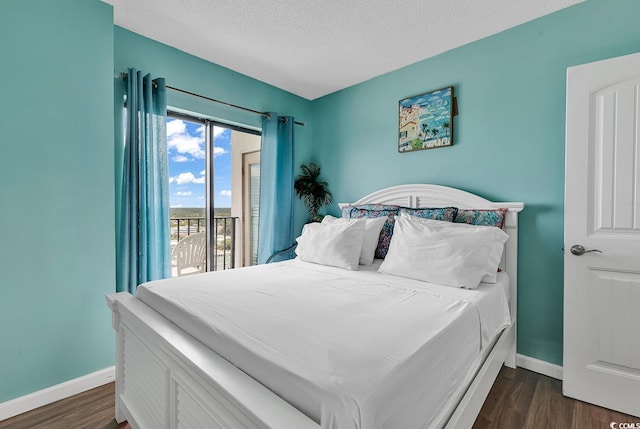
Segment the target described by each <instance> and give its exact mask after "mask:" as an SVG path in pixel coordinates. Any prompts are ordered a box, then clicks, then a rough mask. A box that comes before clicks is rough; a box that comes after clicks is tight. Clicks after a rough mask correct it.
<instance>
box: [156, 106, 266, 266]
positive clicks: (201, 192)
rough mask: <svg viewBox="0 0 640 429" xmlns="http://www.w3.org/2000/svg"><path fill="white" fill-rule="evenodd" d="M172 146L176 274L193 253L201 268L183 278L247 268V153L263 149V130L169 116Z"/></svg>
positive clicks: (170, 145)
mask: <svg viewBox="0 0 640 429" xmlns="http://www.w3.org/2000/svg"><path fill="white" fill-rule="evenodd" d="M167 143H168V154H167V155H168V157H169V190H170V201H171V216H170V217H171V247H172V249H174V251H173V255H172V256H173V261H172V263H173V265H174V270H173V273H174V276H175V275H178V271H179V270H178V265H181V264H184V263H185V261H184V259H189V257H190V256H192V255H196V259H197V258H201V259H202V261H200V265H198V261H195V262H194V261H188V263H191V264H192V265H194V266H193V267H190V268H188V269H185V270H180V272H181V274H184V273H189V272H199V271H213V270H223V269H230V268H235V267H238V266H242V265H244V257H243V255H244V242H245V240H244V239H243V235H244V234H249V235H251V234H252V232H251V228H249V230H247V232H246V233H245V228H244V219H243V217H244V213H245V211H244V198H243V179H242V176H243V174H242V170H243V169H242V163H243V154H244V153H246V152H255V151H256V150H259V148H260V135H259V132H258V131H254V130H248V129H244V128H239V127H236V126H231V125H226V124H222V123H219V122H215V121H211V120H207V119H201V118H197V117H193V116H187V115H182V114H175V113H169V115H168V118H167ZM256 225H257V224H256ZM196 234H198V236H197V237H191V236H193V235H196ZM187 237H190V238H189V239H187ZM199 237H204V238H205V239H204V240H199V239H198V238H199ZM198 245H200V246H205V247H206V249H205V251H204V252H199V249H197V248H195V247H194V246H198ZM176 247H178V249H177V250H176ZM198 252H199V253H198ZM185 255H186V256H185ZM182 256H185V257H182Z"/></svg>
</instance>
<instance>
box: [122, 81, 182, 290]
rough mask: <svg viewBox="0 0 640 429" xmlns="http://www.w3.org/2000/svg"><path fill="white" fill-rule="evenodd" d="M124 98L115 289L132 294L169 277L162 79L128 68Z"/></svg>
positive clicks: (165, 113) (169, 260)
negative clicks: (139, 288) (125, 97)
mask: <svg viewBox="0 0 640 429" xmlns="http://www.w3.org/2000/svg"><path fill="white" fill-rule="evenodd" d="M126 96H127V107H126V112H127V116H126V137H125V146H124V166H123V179H122V205H121V213H120V218H119V222H120V225H119V226H120V228H119V237H117V238H118V240H117V245H118V246H117V252H118V254H117V285H116V289H117V291H118V292H121V291H126V292H130V293H132V294H135V291H136V288H137V286H138V285H139V284H141V283H144V282H147V281H150V280H156V279H161V278H166V277H171V242H170V226H169V177H168V159H167V131H166V126H167V125H166V118H167V97H166V87H165V82H164V79H162V78H158V79H154V80H152V79H151V75H149V74H147V75H145V76H143V75H142V73H141V72H140V71H137V70H135V69H132V68H130V69H129V70H128V73H127V92H126Z"/></svg>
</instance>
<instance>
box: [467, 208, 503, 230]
mask: <svg viewBox="0 0 640 429" xmlns="http://www.w3.org/2000/svg"><path fill="white" fill-rule="evenodd" d="M506 214H507V209H495V210H464V209H458V214H457V215H456V218H455V222H456V223H468V224H471V225H484V226H495V227H498V228H502V227H503V226H504V219H505V216H506Z"/></svg>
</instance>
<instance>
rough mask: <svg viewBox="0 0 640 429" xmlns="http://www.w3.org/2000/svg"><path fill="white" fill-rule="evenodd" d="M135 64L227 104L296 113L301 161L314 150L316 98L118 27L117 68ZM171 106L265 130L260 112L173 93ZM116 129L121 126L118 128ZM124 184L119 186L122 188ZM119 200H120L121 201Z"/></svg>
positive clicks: (299, 208)
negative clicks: (271, 83) (251, 111)
mask: <svg viewBox="0 0 640 429" xmlns="http://www.w3.org/2000/svg"><path fill="white" fill-rule="evenodd" d="M128 67H135V68H137V69H138V70H141V71H143V72H144V73H152V75H153V76H155V77H158V76H161V77H164V78H165V79H166V83H167V85H169V86H173V87H175V88H180V89H183V90H187V91H190V92H193V93H196V94H201V95H204V96H207V97H211V98H214V99H217V100H222V101H225V102H227V103H232V104H235V105H238V106H243V107H247V108H250V109H253V110H257V111H261V112H265V111H270V112H277V113H278V114H280V115H286V116H294V117H295V119H296V121H300V122H304V123H305V126H296V127H295V129H294V134H295V141H296V144H295V158H296V162H295V165H299V164H301V163H303V162H307V161H308V159H309V156H310V153H311V137H312V130H313V124H312V118H311V102H310V101H309V100H306V99H304V98H301V97H298V96H296V95H293V94H291V93H288V92H285V91H282V90H280V89H278V88H275V87H273V86H271V85H268V84H266V83H264V82H260V81H258V80H255V79H253V78H250V77H248V76H245V75H242V74H239V73H236V72H234V71H231V70H229V69H227V68H224V67H222V66H219V65H217V64H213V63H210V62H208V61H204V60H202V59H200V58H197V57H194V56H192V55H189V54H187V53H185V52H183V51H180V50H177V49H175V48H171V47H169V46H167V45H164V44H161V43H158V42H156V41H154V40H151V39H148V38H146V37H143V36H140V35H138V34H136V33H133V32H131V31H128V30H126V29H124V28H121V27H116V28H115V69H116V71H117V72H118V73H120V72H126V70H127V68H128ZM115 88H116V95H115V97H116V113H115V117H116V120H118V118H121V117H122V110H121V109H122V103H119V102H118V100H122V96H123V94H124V83H123V80H122V79H121V78H116V79H115ZM167 103H168V105H169V106H170V108H174V109H176V108H177V109H178V110H180V111H185V112H192V113H194V112H195V113H198V114H200V115H206V116H208V117H211V118H213V119H217V120H220V121H222V122H226V123H233V124H239V125H243V126H249V127H253V128H260V126H261V121H262V117H261V116H260V115H257V114H254V113H249V112H245V111H242V110H239V109H234V108H230V107H227V106H224V105H222V104H217V103H212V102H210V101H206V100H202V99H199V98H196V97H193V96H189V95H184V94H180V93H178V92H175V91H171V90H168V91H167ZM116 128H118V127H117V126H116ZM116 138H118V141H117V142H116V177H120V175H121V168H122V167H121V166H122V164H121V159H122V144H123V143H122V135H121V134H116ZM118 190H119V183H117V184H116V191H117V192H118ZM118 201H119V200H118ZM294 211H295V219H296V222H295V225H294V228H295V231H296V233H298V232H299V231H300V230H301V229H302V225H303V224H304V221H305V219H306V218H307V217H308V215H307V214H306V210H305V208H304V206H303V205H302V203H301V202H300V201H299V200H298V199H296V203H295V206H294Z"/></svg>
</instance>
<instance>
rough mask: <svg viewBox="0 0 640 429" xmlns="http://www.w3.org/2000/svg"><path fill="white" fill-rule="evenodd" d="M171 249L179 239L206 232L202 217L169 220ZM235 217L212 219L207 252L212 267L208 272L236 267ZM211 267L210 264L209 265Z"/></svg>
mask: <svg viewBox="0 0 640 429" xmlns="http://www.w3.org/2000/svg"><path fill="white" fill-rule="evenodd" d="M170 221H171V222H170V223H171V248H172V249H173V247H174V246H175V245H176V244H177V243H178V241H180V240H181V239H183V238H185V237H187V236H189V235H191V234H197V233H199V232H205V231H206V230H207V220H206V218H204V217H188V218H171V219H170ZM237 221H238V218H237V217H235V216H227V217H215V218H213V231H212V233H211V239H212V243H215V245H211V246H209V250H210V251H212V252H213V256H214V257H213V258H209V261H211V260H213V266H210V267H209V271H217V270H227V269H230V268H235V266H236V260H235V259H236V258H235V256H236V222H237ZM209 265H211V264H209Z"/></svg>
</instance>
